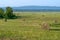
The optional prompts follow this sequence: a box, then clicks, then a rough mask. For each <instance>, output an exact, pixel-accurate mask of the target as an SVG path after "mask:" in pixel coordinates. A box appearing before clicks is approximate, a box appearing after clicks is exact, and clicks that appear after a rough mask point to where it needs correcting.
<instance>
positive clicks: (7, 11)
mask: <svg viewBox="0 0 60 40" xmlns="http://www.w3.org/2000/svg"><path fill="white" fill-rule="evenodd" d="M5 15H6V16H7V18H13V17H12V16H13V10H12V8H11V7H6V13H5Z"/></svg>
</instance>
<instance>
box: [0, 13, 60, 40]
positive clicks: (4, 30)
mask: <svg viewBox="0 0 60 40" xmlns="http://www.w3.org/2000/svg"><path fill="white" fill-rule="evenodd" d="M15 15H16V16H18V18H17V19H8V21H7V22H4V19H0V40H60V30H49V31H48V30H44V29H41V23H42V22H47V23H49V24H52V25H53V26H50V28H52V29H53V28H55V29H59V28H60V25H54V20H56V19H57V20H58V23H60V12H15Z"/></svg>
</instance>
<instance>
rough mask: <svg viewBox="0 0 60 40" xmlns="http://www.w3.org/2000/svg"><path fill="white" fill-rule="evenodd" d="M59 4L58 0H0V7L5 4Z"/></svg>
mask: <svg viewBox="0 0 60 40" xmlns="http://www.w3.org/2000/svg"><path fill="white" fill-rule="evenodd" d="M30 5H35V6H60V0H0V7H6V6H12V7H14V6H16V7H18V6H30Z"/></svg>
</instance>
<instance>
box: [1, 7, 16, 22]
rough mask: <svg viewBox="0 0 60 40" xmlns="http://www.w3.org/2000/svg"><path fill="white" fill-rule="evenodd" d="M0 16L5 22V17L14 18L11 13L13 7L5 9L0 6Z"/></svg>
mask: <svg viewBox="0 0 60 40" xmlns="http://www.w3.org/2000/svg"><path fill="white" fill-rule="evenodd" d="M0 18H5V22H7V19H14V18H16V16H15V15H14V14H13V9H12V8H11V7H6V9H5V10H4V9H3V8H0Z"/></svg>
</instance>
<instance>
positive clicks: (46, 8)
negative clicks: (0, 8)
mask: <svg viewBox="0 0 60 40" xmlns="http://www.w3.org/2000/svg"><path fill="white" fill-rule="evenodd" d="M12 8H13V10H14V11H60V7H56V6H22V7H12ZM4 9H5V8H4Z"/></svg>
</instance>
